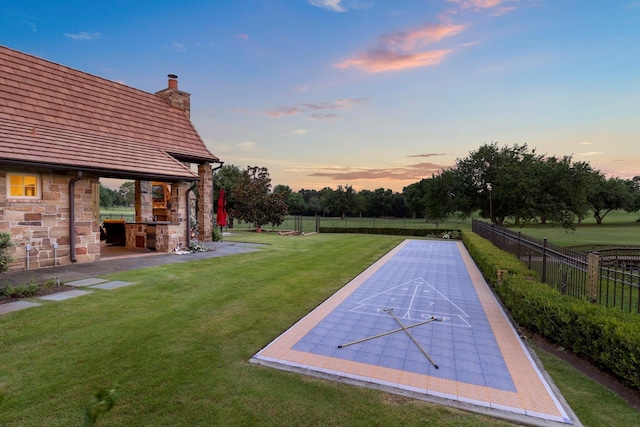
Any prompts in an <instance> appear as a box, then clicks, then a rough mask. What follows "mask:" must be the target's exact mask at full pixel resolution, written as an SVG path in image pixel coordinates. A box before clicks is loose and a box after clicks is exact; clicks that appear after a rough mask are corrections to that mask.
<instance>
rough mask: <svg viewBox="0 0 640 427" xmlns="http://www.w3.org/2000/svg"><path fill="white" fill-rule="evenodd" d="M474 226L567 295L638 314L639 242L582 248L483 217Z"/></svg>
mask: <svg viewBox="0 0 640 427" xmlns="http://www.w3.org/2000/svg"><path fill="white" fill-rule="evenodd" d="M471 229H472V231H473V232H474V233H476V234H478V235H480V236H482V237H484V238H485V239H487V240H489V241H491V243H493V244H494V245H495V246H497V247H498V248H500V249H502V250H504V251H506V252H509V253H511V254H514V255H515V256H516V257H517V258H518V259H519V260H520V261H522V262H523V263H524V264H525V265H526V266H527V267H528V268H529V269H531V270H533V271H535V272H536V273H537V274H538V276H539V277H540V280H541V281H542V282H543V283H546V284H548V285H549V286H552V287H554V288H555V289H557V290H558V291H559V292H561V293H563V294H565V295H570V296H572V297H575V298H582V299H587V300H589V301H591V302H594V303H597V304H601V305H604V306H606V307H618V308H620V309H621V310H625V311H628V312H634V313H640V304H639V303H638V302H639V301H640V246H629V245H626V246H624V247H620V248H614V247H613V246H612V245H606V246H602V245H601V246H598V247H597V248H596V247H589V246H587V245H585V246H581V247H580V249H582V250H581V251H578V250H575V249H572V248H566V247H562V246H558V245H554V244H551V243H549V242H548V241H547V239H543V240H540V239H536V238H534V237H530V236H526V235H523V234H522V233H521V232H520V231H517V232H516V231H513V230H509V229H507V228H504V227H500V226H497V225H495V224H489V223H486V222H483V221H479V220H473V222H472V224H471ZM598 249H599V251H598Z"/></svg>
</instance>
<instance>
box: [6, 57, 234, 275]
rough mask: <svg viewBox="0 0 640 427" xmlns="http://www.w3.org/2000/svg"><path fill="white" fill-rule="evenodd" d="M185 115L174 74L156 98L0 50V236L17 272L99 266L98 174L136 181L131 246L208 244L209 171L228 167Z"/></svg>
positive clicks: (185, 102) (166, 248)
mask: <svg viewBox="0 0 640 427" xmlns="http://www.w3.org/2000/svg"><path fill="white" fill-rule="evenodd" d="M189 110H190V95H189V94H188V93H186V92H183V91H181V90H179V89H178V82H177V76H175V75H172V74H170V75H169V79H168V87H167V88H166V89H163V90H161V91H159V92H157V93H155V94H152V93H148V92H144V91H141V90H138V89H135V88H132V87H129V86H126V85H123V84H120V83H116V82H113V81H109V80H106V79H103V78H100V77H96V76H93V75H90V74H87V73H83V72H81V71H78V70H74V69H71V68H68V67H65V66H62V65H59V64H56V63H53V62H50V61H47V60H44V59H40V58H37V57H34V56H31V55H27V54H25V53H22V52H18V51H15V50H13V49H9V48H7V47H3V46H0V232H5V233H10V234H11V240H12V242H13V243H14V246H13V247H12V249H11V256H12V258H13V262H12V263H11V264H10V266H9V268H10V270H22V269H35V268H42V267H49V266H54V265H65V264H70V263H74V262H93V261H98V260H99V259H100V252H101V243H100V223H99V221H100V216H99V208H100V207H99V186H100V185H99V180H100V179H101V178H120V179H127V180H134V181H135V190H136V191H135V220H134V221H133V222H127V223H125V224H123V225H122V226H123V227H124V228H125V230H124V234H125V241H124V242H122V243H123V244H124V245H126V247H129V248H148V249H155V250H157V251H163V252H171V251H173V250H174V249H176V248H179V247H186V246H188V244H189V243H190V239H193V238H197V239H199V240H200V241H210V240H211V238H212V227H213V221H212V216H213V187H212V185H213V170H215V169H214V167H213V166H214V165H215V164H218V167H220V166H221V165H222V162H220V160H219V159H218V158H217V157H216V156H214V155H213V154H211V152H210V151H209V150H208V149H207V147H206V145H205V144H204V142H203V141H202V138H201V137H200V136H199V134H198V132H197V131H196V129H195V128H194V126H193V124H192V123H191V120H190V115H189V114H190V111H189ZM216 169H217V168H216ZM196 195H197V196H196ZM196 197H197V199H196ZM196 206H197V212H195V210H196Z"/></svg>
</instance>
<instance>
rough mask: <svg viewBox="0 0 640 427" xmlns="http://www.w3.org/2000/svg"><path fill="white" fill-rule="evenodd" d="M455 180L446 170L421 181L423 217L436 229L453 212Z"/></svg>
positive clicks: (453, 174) (454, 175)
mask: <svg viewBox="0 0 640 427" xmlns="http://www.w3.org/2000/svg"><path fill="white" fill-rule="evenodd" d="M456 179H457V178H456V174H455V173H454V172H453V171H451V170H447V171H442V172H441V173H440V174H439V175H432V176H431V179H427V180H423V181H421V182H422V188H423V190H424V197H423V202H422V204H423V205H424V206H425V209H424V216H425V218H426V220H427V221H431V222H433V223H434V224H435V225H436V227H438V226H439V225H440V222H442V221H443V220H445V219H446V218H447V217H449V215H451V214H452V213H453V212H454V211H455V193H454V191H455V180H456Z"/></svg>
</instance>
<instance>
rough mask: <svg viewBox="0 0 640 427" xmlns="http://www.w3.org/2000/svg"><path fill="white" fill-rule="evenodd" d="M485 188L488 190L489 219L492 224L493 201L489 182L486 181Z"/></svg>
mask: <svg viewBox="0 0 640 427" xmlns="http://www.w3.org/2000/svg"><path fill="white" fill-rule="evenodd" d="M487 190H489V219H490V220H491V223H492V224H493V203H492V200H491V190H492V188H491V183H490V182H487Z"/></svg>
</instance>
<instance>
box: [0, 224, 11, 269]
mask: <svg viewBox="0 0 640 427" xmlns="http://www.w3.org/2000/svg"><path fill="white" fill-rule="evenodd" d="M12 246H13V243H12V242H11V234H9V233H0V273H2V272H3V271H7V269H8V268H9V263H10V262H11V261H13V260H12V259H11V257H10V256H9V254H8V251H9V248H10V247H12Z"/></svg>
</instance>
